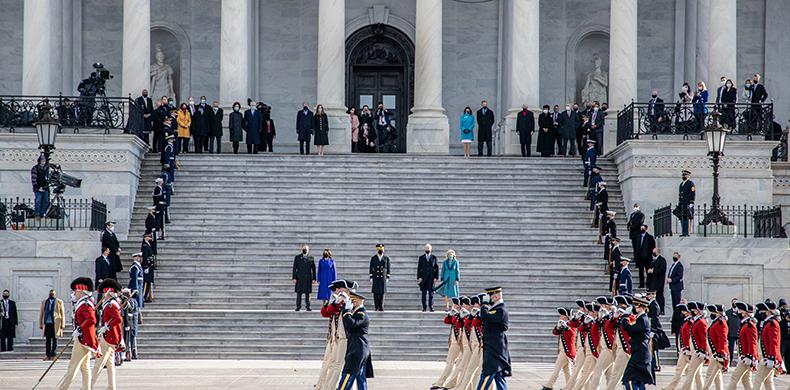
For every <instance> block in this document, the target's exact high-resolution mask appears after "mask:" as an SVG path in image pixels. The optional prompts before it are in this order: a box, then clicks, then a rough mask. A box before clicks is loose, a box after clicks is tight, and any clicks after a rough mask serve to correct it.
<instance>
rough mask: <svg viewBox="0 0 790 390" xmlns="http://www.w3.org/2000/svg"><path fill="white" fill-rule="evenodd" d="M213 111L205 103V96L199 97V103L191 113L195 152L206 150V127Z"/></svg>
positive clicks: (209, 122)
mask: <svg viewBox="0 0 790 390" xmlns="http://www.w3.org/2000/svg"><path fill="white" fill-rule="evenodd" d="M212 114H213V112H212V111H211V107H210V106H209V105H208V104H206V97H205V96H201V97H200V103H199V104H198V105H197V106H196V107H195V112H193V113H192V131H191V132H192V138H194V139H195V153H203V151H204V150H208V129H209V125H210V124H211V120H212V119H211V118H212V116H213V115H212Z"/></svg>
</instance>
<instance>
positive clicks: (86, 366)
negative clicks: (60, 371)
mask: <svg viewBox="0 0 790 390" xmlns="http://www.w3.org/2000/svg"><path fill="white" fill-rule="evenodd" d="M71 291H73V295H74V297H73V299H75V300H76V302H75V303H74V305H73V307H74V332H73V333H72V338H73V339H74V344H73V345H74V346H73V347H72V349H71V358H70V359H69V368H68V370H66V375H64V376H63V379H61V381H60V383H59V384H58V389H60V390H65V389H68V388H69V386H71V381H73V380H74V377H75V376H77V369H79V370H80V371H81V372H82V389H83V390H88V389H90V388H91V383H93V382H92V381H91V367H90V360H91V355H93V354H95V353H96V352H97V351H98V349H99V341H98V339H97V338H96V310H95V308H94V305H93V280H91V278H86V277H79V278H76V279H74V280H73V281H72V282H71Z"/></svg>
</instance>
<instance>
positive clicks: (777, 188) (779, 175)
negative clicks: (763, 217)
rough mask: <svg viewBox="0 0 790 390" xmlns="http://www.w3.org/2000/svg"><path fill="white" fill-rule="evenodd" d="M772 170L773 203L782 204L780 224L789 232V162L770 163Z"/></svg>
mask: <svg viewBox="0 0 790 390" xmlns="http://www.w3.org/2000/svg"><path fill="white" fill-rule="evenodd" d="M771 168H772V169H773V172H774V204H775V205H779V206H782V225H783V226H784V227H785V230H786V231H787V232H788V233H790V163H787V162H774V163H771Z"/></svg>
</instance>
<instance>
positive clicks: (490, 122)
mask: <svg viewBox="0 0 790 390" xmlns="http://www.w3.org/2000/svg"><path fill="white" fill-rule="evenodd" d="M480 105H481V106H482V107H481V108H480V109H479V110H477V156H478V157H483V144H485V146H486V156H488V157H491V140H492V136H493V133H492V131H491V128H492V127H493V126H494V123H495V122H496V118H494V111H493V110H491V109H490V108H489V107H488V102H487V101H485V100H483V101H481V102H480Z"/></svg>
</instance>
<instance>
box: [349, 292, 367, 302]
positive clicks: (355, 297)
mask: <svg viewBox="0 0 790 390" xmlns="http://www.w3.org/2000/svg"><path fill="white" fill-rule="evenodd" d="M351 300H352V301H353V300H360V301H364V300H365V296H363V295H360V294H357V293H355V292H353V291H352V292H351Z"/></svg>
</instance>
